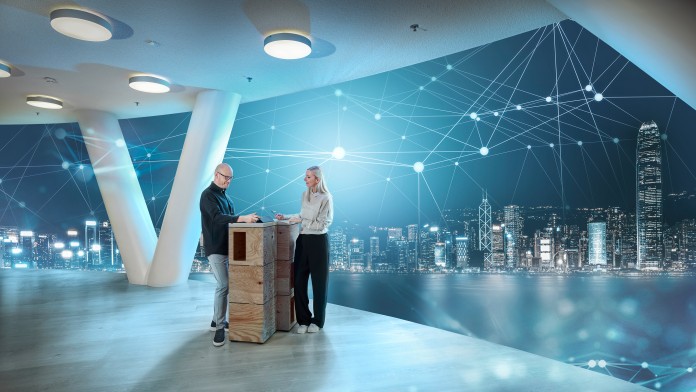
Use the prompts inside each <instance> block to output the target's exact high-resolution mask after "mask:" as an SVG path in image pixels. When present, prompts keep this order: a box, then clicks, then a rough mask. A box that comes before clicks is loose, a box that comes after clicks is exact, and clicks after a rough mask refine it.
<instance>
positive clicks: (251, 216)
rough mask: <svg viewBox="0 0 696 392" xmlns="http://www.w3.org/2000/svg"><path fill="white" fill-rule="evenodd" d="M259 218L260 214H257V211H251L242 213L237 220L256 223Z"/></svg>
mask: <svg viewBox="0 0 696 392" xmlns="http://www.w3.org/2000/svg"><path fill="white" fill-rule="evenodd" d="M258 220H259V216H258V215H256V213H251V214H249V215H241V216H240V217H239V218H237V222H242V223H256V221H258Z"/></svg>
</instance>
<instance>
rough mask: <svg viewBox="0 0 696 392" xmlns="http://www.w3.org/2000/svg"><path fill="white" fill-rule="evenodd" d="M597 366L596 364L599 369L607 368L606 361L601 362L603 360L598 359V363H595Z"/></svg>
mask: <svg viewBox="0 0 696 392" xmlns="http://www.w3.org/2000/svg"><path fill="white" fill-rule="evenodd" d="M597 364H598V365H599V367H601V368H605V367H607V361H605V360H603V359H600V360H599V362H597Z"/></svg>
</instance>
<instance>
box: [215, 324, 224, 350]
mask: <svg viewBox="0 0 696 392" xmlns="http://www.w3.org/2000/svg"><path fill="white" fill-rule="evenodd" d="M223 344H225V329H224V328H220V329H218V330H217V331H215V337H214V338H213V346H215V347H220V346H222V345H223Z"/></svg>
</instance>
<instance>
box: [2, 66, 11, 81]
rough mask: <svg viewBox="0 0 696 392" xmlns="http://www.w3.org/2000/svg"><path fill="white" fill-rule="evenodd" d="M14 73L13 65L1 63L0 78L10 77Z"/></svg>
mask: <svg viewBox="0 0 696 392" xmlns="http://www.w3.org/2000/svg"><path fill="white" fill-rule="evenodd" d="M11 73H12V67H10V66H9V65H7V64H5V63H0V78H9V77H10V74H11Z"/></svg>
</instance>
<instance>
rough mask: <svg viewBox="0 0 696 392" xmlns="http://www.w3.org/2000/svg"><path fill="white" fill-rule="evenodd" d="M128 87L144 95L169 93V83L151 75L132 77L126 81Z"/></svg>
mask: <svg viewBox="0 0 696 392" xmlns="http://www.w3.org/2000/svg"><path fill="white" fill-rule="evenodd" d="M128 85H129V86H130V88H132V89H133V90H138V91H142V92H144V93H156V94H161V93H166V92H169V90H170V89H169V82H168V81H166V80H164V79H162V78H160V77H157V76H153V75H139V76H132V77H131V78H130V79H128Z"/></svg>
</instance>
